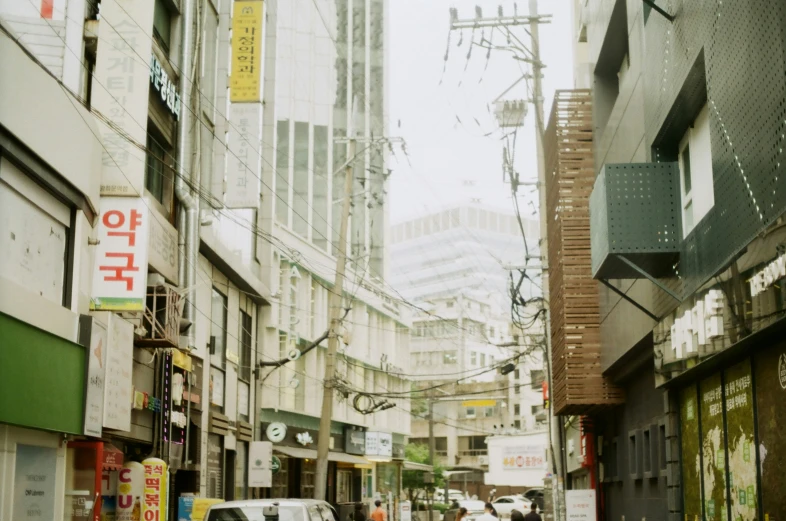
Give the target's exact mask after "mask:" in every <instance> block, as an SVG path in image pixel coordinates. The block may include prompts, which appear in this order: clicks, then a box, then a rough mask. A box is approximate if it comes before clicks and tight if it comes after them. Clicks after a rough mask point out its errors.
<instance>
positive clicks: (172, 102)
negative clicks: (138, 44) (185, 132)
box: [150, 54, 180, 119]
mask: <svg viewBox="0 0 786 521" xmlns="http://www.w3.org/2000/svg"><path fill="white" fill-rule="evenodd" d="M150 84H151V85H153V87H154V88H155V89H156V90H157V91H158V92H159V93H160V94H161V101H163V102H164V103H165V104H166V106H167V108H169V112H171V113H172V114H173V115H174V116H175V118H177V119H180V93H179V92H177V87H176V86H175V82H174V81H172V80H171V79H170V78H169V75H168V74H167V72H166V69H164V68H163V67H162V66H161V62H159V61H158V58H156V55H155V54H153V55H152V56H151V57H150Z"/></svg>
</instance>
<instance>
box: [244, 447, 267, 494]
mask: <svg viewBox="0 0 786 521" xmlns="http://www.w3.org/2000/svg"><path fill="white" fill-rule="evenodd" d="M272 460H273V444H272V443H270V442H269V441H252V442H251V446H250V450H249V451H248V486H249V487H271V486H272V484H273V472H272V470H273V469H272Z"/></svg>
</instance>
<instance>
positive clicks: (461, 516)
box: [453, 507, 468, 521]
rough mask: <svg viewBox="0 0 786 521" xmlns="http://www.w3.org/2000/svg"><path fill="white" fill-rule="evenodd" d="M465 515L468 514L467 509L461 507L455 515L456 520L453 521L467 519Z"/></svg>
mask: <svg viewBox="0 0 786 521" xmlns="http://www.w3.org/2000/svg"><path fill="white" fill-rule="evenodd" d="M467 514H468V512H467V509H466V508H464V507H461V508H459V511H458V513H457V514H456V519H454V520H453V521H462V520H463V519H464V518H466V517H467Z"/></svg>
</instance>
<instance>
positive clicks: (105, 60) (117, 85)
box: [91, 0, 155, 197]
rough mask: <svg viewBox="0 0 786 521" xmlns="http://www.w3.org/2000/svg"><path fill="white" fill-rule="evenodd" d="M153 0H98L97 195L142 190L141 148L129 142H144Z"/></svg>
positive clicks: (94, 96) (94, 90)
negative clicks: (99, 151) (99, 147)
mask: <svg viewBox="0 0 786 521" xmlns="http://www.w3.org/2000/svg"><path fill="white" fill-rule="evenodd" d="M154 4H155V2H139V1H133V0H102V2H101V23H99V24H98V41H99V42H101V45H99V46H98V53H97V54H96V64H95V69H94V71H93V88H92V91H91V92H92V99H91V104H92V109H93V111H94V112H96V113H97V114H100V115H101V117H100V118H96V120H97V122H98V128H99V132H100V134H101V142H102V145H103V147H104V151H103V155H102V159H101V163H102V170H103V174H102V178H101V195H120V196H126V197H128V196H134V197H140V196H141V195H142V194H144V191H145V164H146V156H145V152H144V151H143V150H141V149H140V148H138V147H136V146H134V144H132V142H131V141H134V142H136V143H142V144H144V143H147V108H148V98H149V94H150V87H149V79H148V78H149V77H150V70H149V67H148V66H147V65H148V64H147V57H148V56H150V53H151V52H152V45H153V39H152V37H153V34H152V31H153V7H154ZM140 56H141V57H143V58H140ZM140 62H141V63H140ZM110 124H111V126H110ZM123 134H124V135H123ZM128 138H130V140H129V139H128Z"/></svg>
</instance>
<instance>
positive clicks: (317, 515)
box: [205, 499, 338, 521]
mask: <svg viewBox="0 0 786 521" xmlns="http://www.w3.org/2000/svg"><path fill="white" fill-rule="evenodd" d="M274 505H277V506H278V521H338V515H337V513H336V511H335V510H334V509H333V507H332V506H330V503H328V502H327V501H319V500H316V499H252V500H248V501H227V502H226V503H219V504H217V505H213V506H211V507H210V509H209V510H208V511H207V515H206V516H205V521H266V519H268V517H269V516H268V517H266V516H265V508H266V507H272V506H274Z"/></svg>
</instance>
